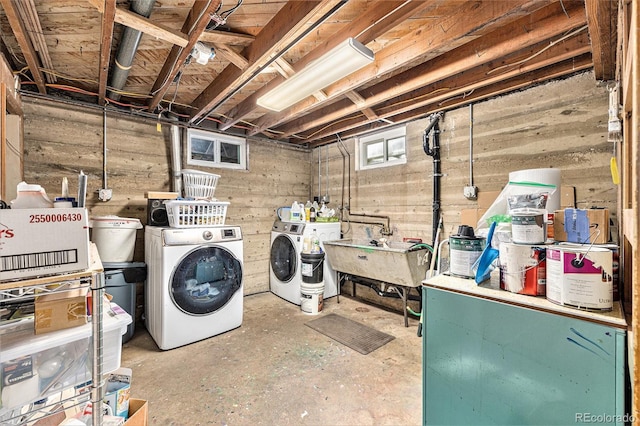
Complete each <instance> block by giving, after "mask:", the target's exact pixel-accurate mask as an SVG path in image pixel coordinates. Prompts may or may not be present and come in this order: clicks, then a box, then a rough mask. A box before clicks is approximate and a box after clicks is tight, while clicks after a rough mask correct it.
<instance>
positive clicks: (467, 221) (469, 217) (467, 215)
mask: <svg viewBox="0 0 640 426" xmlns="http://www.w3.org/2000/svg"><path fill="white" fill-rule="evenodd" d="M486 211H487V209H462V210H461V211H460V225H469V226H473V228H474V229H475V228H476V227H477V226H478V221H479V220H480V218H481V217H482V215H483V214H485V212H486Z"/></svg>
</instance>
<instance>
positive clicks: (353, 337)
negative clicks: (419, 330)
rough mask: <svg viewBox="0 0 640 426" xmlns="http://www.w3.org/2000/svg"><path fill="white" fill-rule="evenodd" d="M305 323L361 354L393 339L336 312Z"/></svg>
mask: <svg viewBox="0 0 640 426" xmlns="http://www.w3.org/2000/svg"><path fill="white" fill-rule="evenodd" d="M305 324H306V325H307V326H309V327H311V328H312V329H314V330H316V331H317V332H319V333H322V334H324V335H325V336H328V337H331V338H332V339H333V340H335V341H337V342H340V343H342V344H343V345H345V346H348V347H350V348H351V349H353V350H354V351H358V352H360V353H361V354H363V355H366V354H368V353H369V352H372V351H375V350H376V349H378V348H379V347H381V346H384V345H385V344H387V343H389V342H390V341H392V340H393V339H395V337H393V336H392V335H390V334H387V333H383V332H381V331H378V330H375V329H373V328H371V327H369V326H366V325H364V324H360V323H359V322H356V321H353V320H350V319H349V318H345V317H341V316H340V315H336V314H327V315H323V316H322V317H321V318H318V319H314V320H312V321H309V322H307V323H305Z"/></svg>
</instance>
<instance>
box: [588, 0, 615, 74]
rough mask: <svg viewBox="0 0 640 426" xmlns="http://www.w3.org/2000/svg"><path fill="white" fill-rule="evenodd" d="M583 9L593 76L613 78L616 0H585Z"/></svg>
mask: <svg viewBox="0 0 640 426" xmlns="http://www.w3.org/2000/svg"><path fill="white" fill-rule="evenodd" d="M585 11H586V14H587V24H588V25H589V34H590V35H591V48H592V50H593V71H594V73H595V77H596V79H597V80H613V79H614V78H615V75H616V46H617V41H616V40H617V32H616V25H617V23H616V21H617V19H618V17H617V12H618V0H604V1H603V0H585Z"/></svg>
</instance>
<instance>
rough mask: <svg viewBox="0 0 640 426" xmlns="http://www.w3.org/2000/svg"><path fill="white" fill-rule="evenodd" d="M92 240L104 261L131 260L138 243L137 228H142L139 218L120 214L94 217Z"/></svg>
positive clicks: (91, 225)
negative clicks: (120, 215)
mask: <svg viewBox="0 0 640 426" xmlns="http://www.w3.org/2000/svg"><path fill="white" fill-rule="evenodd" d="M89 226H90V227H91V241H93V242H94V243H95V245H96V247H97V249H98V254H99V255H100V260H101V261H102V262H131V261H132V260H133V251H134V249H135V245H136V230H138V229H142V223H140V220H139V219H135V218H128V217H119V216H99V217H94V218H93V219H91V221H90V222H89Z"/></svg>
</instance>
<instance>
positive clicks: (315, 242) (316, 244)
mask: <svg viewBox="0 0 640 426" xmlns="http://www.w3.org/2000/svg"><path fill="white" fill-rule="evenodd" d="M311 253H322V248H320V238H318V233H317V232H316V230H315V229H314V230H313V232H312V233H311Z"/></svg>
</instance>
